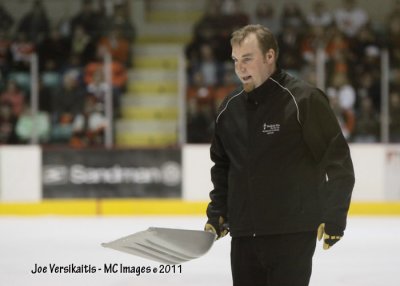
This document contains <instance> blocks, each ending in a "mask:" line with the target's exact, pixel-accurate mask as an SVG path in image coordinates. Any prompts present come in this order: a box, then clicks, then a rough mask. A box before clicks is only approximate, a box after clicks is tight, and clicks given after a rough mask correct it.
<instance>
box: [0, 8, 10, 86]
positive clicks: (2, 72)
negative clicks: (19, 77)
mask: <svg viewBox="0 0 400 286" xmlns="http://www.w3.org/2000/svg"><path fill="white" fill-rule="evenodd" d="M0 17H1V16H0ZM10 46H11V39H10V38H9V36H8V34H7V33H6V32H5V31H4V30H1V29H0V82H1V80H3V79H5V78H7V76H8V72H9V71H10V67H11V58H10V56H11V54H10Z"/></svg>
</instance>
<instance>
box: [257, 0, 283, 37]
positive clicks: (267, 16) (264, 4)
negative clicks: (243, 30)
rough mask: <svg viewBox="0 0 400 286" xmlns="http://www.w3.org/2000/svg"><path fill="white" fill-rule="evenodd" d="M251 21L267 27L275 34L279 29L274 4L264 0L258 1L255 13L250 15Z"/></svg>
mask: <svg viewBox="0 0 400 286" xmlns="http://www.w3.org/2000/svg"><path fill="white" fill-rule="evenodd" d="M252 23H253V24H260V25H263V26H264V27H268V28H269V29H270V30H271V32H272V33H274V34H275V35H278V34H279V32H280V29H281V26H280V22H279V20H278V19H277V17H276V14H275V9H274V6H273V5H272V4H271V3H270V2H268V1H266V0H260V1H258V3H257V6H256V9H255V13H254V15H253V17H252Z"/></svg>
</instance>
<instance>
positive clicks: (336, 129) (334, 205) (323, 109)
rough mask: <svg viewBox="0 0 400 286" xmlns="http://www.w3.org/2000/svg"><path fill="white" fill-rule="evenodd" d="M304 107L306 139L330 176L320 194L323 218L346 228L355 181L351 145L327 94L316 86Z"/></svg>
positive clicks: (327, 221) (319, 162)
mask: <svg viewBox="0 0 400 286" xmlns="http://www.w3.org/2000/svg"><path fill="white" fill-rule="evenodd" d="M304 110H305V113H304V114H303V122H302V125H303V136H304V140H305V142H306V144H307V146H308V148H309V150H310V152H311V154H312V156H313V157H314V159H315V161H316V162H317V163H318V165H319V167H320V168H319V169H320V170H321V176H322V177H325V178H326V180H324V182H323V183H322V186H321V194H320V198H321V200H322V206H323V217H322V222H325V223H332V224H335V225H337V226H339V227H340V228H342V229H343V230H344V229H345V227H346V218H347V213H348V209H349V207H350V200H351V193H352V191H353V187H354V181H355V179H354V170H353V163H352V160H351V157H350V150H349V146H348V144H347V142H346V139H345V138H344V136H343V134H342V131H341V129H340V126H339V123H338V121H337V118H336V116H335V114H334V113H333V111H332V109H331V107H330V106H329V100H328V98H327V97H326V95H325V94H323V93H322V92H321V91H319V90H317V89H315V90H314V91H313V92H312V94H311V96H310V97H309V98H308V100H307V103H306V106H305V108H304Z"/></svg>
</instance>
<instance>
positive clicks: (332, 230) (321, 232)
mask: <svg viewBox="0 0 400 286" xmlns="http://www.w3.org/2000/svg"><path fill="white" fill-rule="evenodd" d="M342 236H343V229H342V228H340V227H339V226H336V225H334V224H329V223H327V224H326V225H325V223H321V224H320V225H319V227H318V234H317V237H318V240H321V239H322V238H324V244H323V249H325V250H327V249H329V248H331V246H333V245H334V244H335V243H336V242H338V241H339V240H340V239H341V238H342Z"/></svg>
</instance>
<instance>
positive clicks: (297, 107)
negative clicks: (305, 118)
mask: <svg viewBox="0 0 400 286" xmlns="http://www.w3.org/2000/svg"><path fill="white" fill-rule="evenodd" d="M270 79H271V80H272V81H273V82H275V83H276V84H277V85H279V86H280V87H281V88H282V89H284V90H286V91H287V92H288V93H289V94H290V95H291V96H292V98H293V101H294V104H295V105H296V109H297V121H298V122H299V124H300V126H301V122H300V110H299V106H298V105H297V101H296V98H295V97H294V95H293V93H292V92H291V91H290V90H289V89H288V88H286V87H284V86H282V85H281V84H280V83H279V82H277V81H276V80H274V79H273V78H272V77H270Z"/></svg>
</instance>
